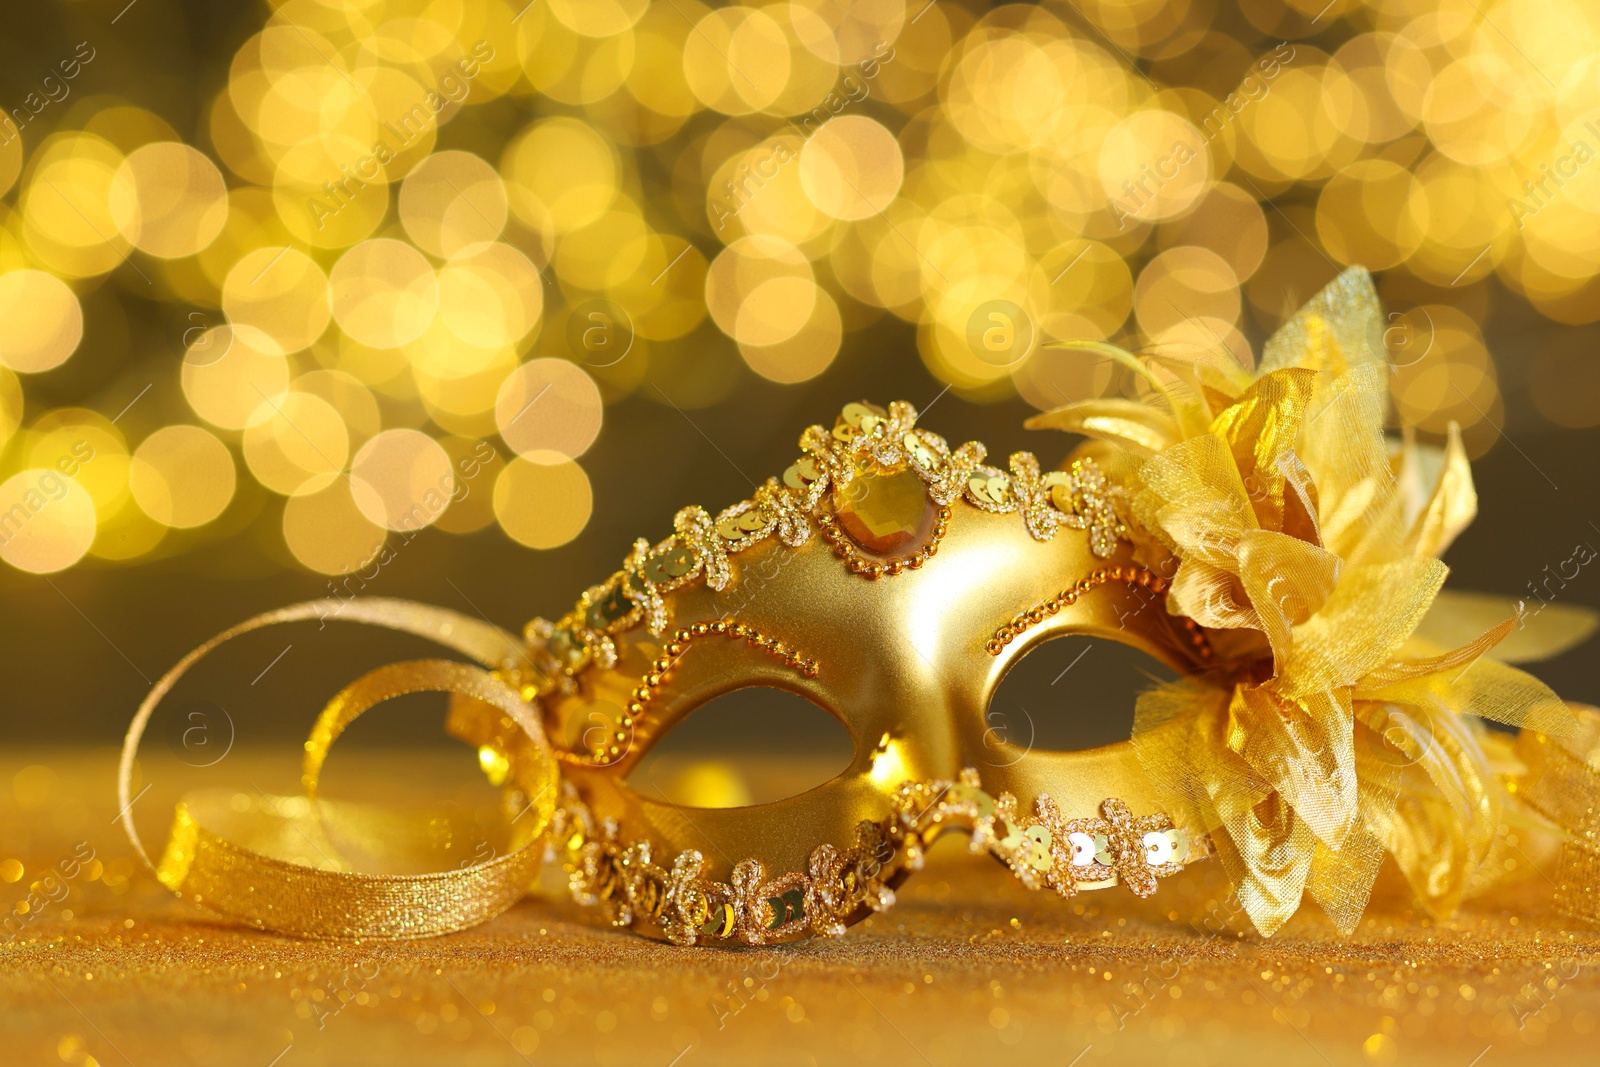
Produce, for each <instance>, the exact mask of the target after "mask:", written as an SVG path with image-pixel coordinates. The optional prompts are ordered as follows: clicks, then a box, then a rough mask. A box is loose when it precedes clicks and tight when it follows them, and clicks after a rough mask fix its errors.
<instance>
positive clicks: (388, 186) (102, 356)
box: [0, 0, 1600, 576]
mask: <svg viewBox="0 0 1600 1067" xmlns="http://www.w3.org/2000/svg"><path fill="white" fill-rule="evenodd" d="M1321 7H1322V5H1321V4H1316V3H1299V2H1297V3H1295V4H1294V5H1291V7H1285V6H1284V5H1282V4H1273V3H1256V2H1252V3H1246V4H1239V5H1227V4H1222V5H1218V4H1198V3H1185V4H1162V3H1154V2H1141V3H1137V4H1125V3H1110V2H1093V3H1082V4H1060V3H1059V2H1052V3H1044V4H1001V5H994V4H990V3H986V2H984V3H980V2H978V0H940V2H938V3H935V4H928V3H925V2H923V0H916V2H914V3H908V2H906V0H788V2H781V3H767V2H761V3H757V2H755V0H748V2H746V3H739V4H719V5H712V4H708V3H703V2H695V0H675V2H671V3H669V2H667V0H547V2H542V3H538V4H533V5H528V6H524V5H523V4H521V3H520V2H518V3H508V2H507V0H452V2H450V3H435V4H426V5H404V4H391V3H387V2H376V0H375V2H363V3H358V4H336V3H328V2H318V3H305V4H296V5H286V6H285V7H283V8H282V9H280V8H277V7H273V6H270V5H269V6H267V7H264V8H263V9H262V12H261V15H260V18H261V21H260V23H259V24H258V25H257V26H254V27H246V28H245V30H244V32H245V33H247V34H249V36H248V37H247V38H245V39H244V41H243V43H242V44H240V45H238V47H237V48H236V50H235V51H234V52H233V53H232V54H231V55H230V56H224V57H221V58H222V60H223V62H222V63H221V64H220V65H219V68H218V70H219V75H224V76H225V84H223V83H222V81H221V80H220V79H219V82H218V84H217V86H216V88H215V89H208V90H207V95H205V96H204V97H203V98H199V99H196V100H195V101H193V102H192V103H193V107H192V108H190V109H187V110H184V111H183V113H182V114H177V113H173V114H169V113H167V111H166V110H164V109H163V108H162V107H160V106H158V105H156V104H154V103H150V102H141V103H138V104H135V103H134V102H132V101H130V100H129V99H124V98H122V97H121V96H118V95H116V93H117V92H118V90H116V88H115V86H116V85H118V84H125V85H135V84H138V83H139V79H140V78H141V77H145V76H147V75H148V76H149V77H151V78H153V79H155V80H156V81H160V80H161V79H162V78H164V77H165V76H166V75H167V74H169V73H170V72H160V71H156V72H147V71H146V70H145V69H144V68H143V66H141V63H142V62H143V61H142V59H141V56H140V54H139V53H138V51H137V50H128V51H127V52H126V53H125V54H121V55H118V54H116V53H115V52H114V50H113V49H111V48H109V47H107V48H105V49H102V50H101V56H100V58H98V59H96V60H95V64H96V66H95V68H94V69H95V71H96V72H97V76H99V77H100V78H102V79H103V80H102V81H101V83H100V84H102V85H104V86H107V87H108V88H106V89H104V90H96V92H102V93H103V95H99V96H92V97H91V96H87V95H74V96H73V97H72V98H71V100H70V101H69V102H68V103H67V104H66V106H52V107H51V108H50V109H49V111H48V112H45V113H43V114H42V115H41V116H40V118H39V120H38V121H36V122H30V123H29V124H28V125H27V128H25V129H20V130H19V131H16V132H17V133H18V134H19V135H18V136H7V135H6V134H0V196H3V197H4V200H3V201H0V319H3V321H4V322H5V324H6V327H5V330H4V331H3V333H0V482H3V484H4V485H6V486H10V487H11V490H10V491H11V492H12V493H13V495H14V496H16V497H17V499H22V498H24V497H26V496H27V494H28V493H29V492H32V491H35V488H36V486H35V482H37V480H38V479H39V478H42V477H43V475H42V474H39V473H38V472H40V471H49V470H55V471H56V472H57V474H58V475H60V476H61V477H63V478H65V479H66V480H67V481H69V482H71V483H72V484H71V487H70V488H68V489H66V490H64V495H63V496H62V500H63V501H75V502H76V503H66V504H64V505H62V506H57V505H56V504H51V505H50V507H48V508H46V509H44V510H42V511H40V512H39V516H41V517H40V518H39V520H38V522H37V523H33V522H31V520H30V526H33V527H36V533H35V534H33V535H31V537H32V539H31V540H24V539H22V537H21V535H18V537H16V538H13V540H12V542H11V543H13V544H15V545H18V546H23V545H33V546H36V547H33V548H23V547H18V548H15V549H10V550H7V552H9V554H7V552H0V558H5V559H7V560H8V561H11V562H14V563H15V564H16V565H17V566H19V567H24V568H27V569H35V570H50V569H59V568H60V567H63V566H70V565H71V564H72V562H74V561H76V560H78V559H81V558H84V557H85V556H92V557H93V558H95V559H98V560H104V561H109V562H116V561H122V560H132V559H138V558H142V557H145V556H148V555H150V554H151V553H153V552H155V551H157V550H158V549H159V550H160V551H162V552H168V551H179V550H183V549H184V548H186V547H188V546H191V545H198V544H203V543H205V542H206V541H207V540H208V539H209V538H211V537H217V538H221V537H230V536H234V535H235V534H236V533H237V532H238V527H239V523H233V524H230V522H229V520H228V519H227V516H228V515H230V514H235V513H241V512H243V511H245V510H247V509H258V508H260V509H268V514H269V516H271V517H273V518H277V517H280V516H281V529H282V533H283V539H284V544H283V545H279V546H274V547H273V550H272V552H273V558H277V559H292V560H294V561H296V562H297V563H298V564H300V565H302V566H304V567H307V568H309V569H311V570H314V571H317V572H319V573H323V574H327V575H330V576H335V575H343V574H348V573H350V572H351V571H352V569H354V568H360V567H363V566H367V565H369V564H370V561H371V560H372V559H373V558H374V556H375V554H377V553H379V552H380V551H381V550H382V548H383V547H384V546H385V545H386V544H388V543H390V542H391V541H393V540H394V539H396V538H397V537H399V536H406V535H408V534H410V533H412V532H414V530H416V529H421V528H424V527H426V528H428V529H429V530H430V531H438V532H443V533H446V534H470V533H474V532H476V531H480V530H484V529H486V528H489V527H492V526H496V525H498V527H499V529H500V531H501V532H502V533H504V534H505V535H507V536H509V537H511V538H513V539H514V540H516V541H518V542H519V543H522V544H525V545H529V546H534V547H552V546H555V545H559V544H563V543H566V542H567V541H569V540H570V539H571V538H573V537H575V536H577V534H578V532H579V531H581V530H582V529H583V528H584V525H585V523H587V521H588V518H589V512H590V507H591V504H590V501H589V496H588V493H589V489H588V480H587V475H586V474H585V472H584V471H583V469H582V467H581V466H580V463H589V462H591V460H590V458H588V457H589V455H590V450H591V449H592V448H593V447H594V446H595V443H596V442H597V441H598V440H600V435H601V432H602V430H603V428H604V427H605V425H606V422H607V418H608V412H607V411H606V407H607V405H613V404H617V403H628V404H668V403H670V404H672V405H675V406H678V407H680V408H683V409H685V410H692V409H694V408H696V407H702V406H705V405H708V404H713V403H716V402H718V401H719V400H721V399H723V398H726V397H728V396H730V395H732V394H733V393H734V391H735V390H736V389H738V388H740V387H741V383H745V384H747V385H749V387H750V388H752V389H762V390H772V389H775V388H782V387H790V386H796V385H799V384H800V383H805V382H814V381H817V380H819V379H822V380H824V381H825V380H827V379H829V378H830V377H832V376H839V377H841V378H843V377H844V376H845V375H846V374H848V373H850V372H849V371H841V369H840V368H841V365H850V364H855V363H860V362H863V361H870V360H872V359H874V358H875V357H876V355H877V353H878V351H879V348H878V346H881V345H882V344H884V343H889V344H903V345H905V346H906V347H908V348H910V347H913V346H914V347H915V349H916V353H917V355H918V356H919V357H920V358H921V361H922V364H923V365H924V366H925V367H926V368H927V369H928V371H929V372H930V373H931V374H932V375H934V376H935V377H936V378H938V379H939V380H940V381H941V382H942V383H944V384H946V385H948V386H950V388H951V390H952V391H954V392H955V393H956V394H957V395H958V396H961V397H963V398H965V399H967V400H968V401H971V402H975V403H985V402H995V401H1002V400H1007V399H1010V398H1014V397H1020V398H1021V399H1022V400H1023V401H1025V402H1026V403H1027V404H1029V405H1032V406H1033V407H1036V408H1041V409H1044V408H1052V407H1056V406H1060V405H1062V404H1067V403H1074V402H1078V401H1081V400H1085V399H1089V398H1093V397H1101V396H1106V397H1110V396H1118V395H1130V393H1131V391H1132V390H1133V389H1134V388H1135V386H1134V385H1133V383H1131V382H1130V380H1129V378H1128V376H1127V375H1126V374H1125V373H1124V372H1122V371H1120V370H1118V369H1117V368H1115V367H1112V366H1109V365H1106V364H1103V363H1096V362H1095V361H1093V360H1092V359H1085V358H1084V357H1083V356H1082V355H1081V354H1080V353H1073V352H1063V351H1062V350H1060V349H1056V348H1052V347H1051V346H1050V345H1049V342H1051V341H1053V340H1058V339H1063V338H1069V337H1071V338H1092V339H1106V340H1109V341H1112V342H1114V343H1116V344H1119V345H1121V346H1123V347H1127V348H1133V349H1145V350H1149V351H1155V352H1160V353H1162V354H1163V355H1165V356H1167V357H1169V358H1171V359H1180V360H1181V359H1194V360H1202V359H1214V358H1215V359H1222V360H1226V361H1230V362H1232V363H1235V364H1238V365H1240V366H1249V365H1251V364H1252V363H1253V361H1254V359H1255V358H1256V353H1255V348H1256V346H1258V345H1259V343H1260V341H1261V339H1262V338H1263V337H1265V336H1266V335H1267V334H1268V333H1269V332H1270V331H1271V330H1272V329H1274V328H1275V327H1276V326H1277V325H1278V324H1279V323H1281V322H1282V320H1283V319H1284V318H1285V316H1286V315H1288V314H1289V313H1290V312H1291V311H1292V310H1293V309H1294V308H1295V307H1296V306H1298V305H1299V304H1300V303H1301V302H1302V301H1304V300H1305V299H1306V297H1308V296H1309V295H1310V294H1311V293H1313V292H1315V290H1316V289H1317V288H1319V287H1320V286H1321V285H1322V284H1324V283H1325V282H1327V281H1328V280H1329V279H1330V278H1332V277H1333V276H1335V275H1336V274H1337V273H1338V271H1339V270H1340V269H1341V268H1343V267H1344V266H1345V265H1347V264H1353V263H1360V264H1363V265H1365V266H1367V267H1369V268H1371V269H1373V270H1375V271H1378V272H1381V273H1380V279H1379V280H1380V286H1381V287H1382V289H1383V292H1384V296H1385V299H1386V301H1387V303H1388V306H1389V309H1390V310H1391V311H1392V312H1394V313H1395V316H1394V318H1392V319H1391V321H1390V323H1388V327H1389V329H1388V332H1387V333H1386V335H1385V339H1386V342H1387V343H1388V344H1389V347H1390V355H1391V359H1392V367H1393V373H1392V375H1391V382H1392V385H1393V388H1394V396H1395V405H1394V407H1395V411H1394V421H1395V424H1396V426H1395V428H1397V429H1398V428H1400V426H1401V425H1404V426H1406V427H1409V428H1411V429H1413V430H1415V431H1417V432H1419V433H1421V434H1422V435H1424V436H1425V437H1431V438H1434V439H1437V438H1438V437H1439V436H1440V435H1442V434H1444V433H1445V432H1446V431H1447V430H1448V428H1449V425H1450V424H1451V423H1452V422H1458V423H1460V424H1461V426H1462V427H1463V431H1464V439H1465V441H1466V444H1467V447H1468V450H1469V451H1470V452H1471V453H1472V454H1474V455H1479V454H1482V453H1483V452H1484V451H1486V450H1488V449H1490V448H1493V447H1495V446H1496V444H1497V442H1498V441H1500V440H1502V431H1503V428H1504V426H1505V424H1506V420H1507V418H1508V416H1509V417H1512V418H1532V419H1543V420H1545V421H1546V422H1547V423H1549V424H1552V425H1554V426H1559V427H1568V428H1583V427H1591V426H1595V425H1600V371H1597V370H1596V367H1597V366H1600V363H1597V360H1596V357H1595V356H1594V354H1593V345H1592V343H1588V342H1585V341H1582V340H1573V341H1570V342H1569V341H1564V340H1561V339H1560V338H1561V337H1563V336H1565V335H1563V334H1561V333H1560V332H1559V330H1558V331H1556V332H1553V333H1551V334H1550V335H1549V336H1550V337H1552V338H1555V340H1550V341H1548V343H1547V341H1546V340H1541V341H1540V342H1539V343H1538V344H1537V345H1534V346H1533V351H1532V354H1531V355H1530V356H1529V357H1528V360H1527V363H1526V366H1525V367H1522V366H1518V367H1515V368H1512V367H1510V366H1509V365H1502V364H1501V363H1497V360H1496V355H1495V354H1494V353H1492V352H1491V351H1490V350H1489V346H1488V345H1486V344H1485V341H1484V325H1485V322H1486V320H1487V319H1488V317H1489V316H1490V315H1491V314H1499V313H1501V312H1502V311H1505V310H1506V309H1508V308H1518V307H1520V308H1521V309H1522V311H1523V312H1524V313H1526V315H1527V320H1528V321H1529V322H1530V323H1539V322H1542V323H1544V324H1557V325H1558V326H1560V327H1563V328H1564V327H1570V326H1574V325H1576V326H1589V325H1592V324H1596V323H1600V159H1597V157H1600V89H1597V88H1596V87H1597V86H1600V80H1597V73H1600V64H1597V62H1596V59H1595V55H1596V44H1597V42H1600V9H1597V8H1592V7H1591V6H1583V5H1578V4H1574V3H1561V4H1554V5H1536V4H1531V3H1528V2H1527V0H1484V2H1482V3H1480V4H1476V5H1467V6H1465V7H1462V8H1461V9H1460V10H1457V9H1456V7H1449V6H1447V8H1446V9H1443V10H1441V9H1439V6H1438V5H1437V4H1426V3H1419V2H1416V0H1363V2H1361V3H1347V4H1343V5H1332V6H1331V7H1329V8H1328V9H1326V10H1321V11H1319V10H1316V9H1319V8H1321ZM114 64H115V65H120V66H118V68H117V71H116V74H117V76H116V77H115V78H113V77H110V74H111V68H112V66H113V65H114ZM84 84H86V83H84ZM163 84H164V82H163ZM207 84H208V85H209V84H210V83H209V82H208V83H207ZM76 92H77V90H75V93H76ZM127 92H128V93H129V95H133V94H132V92H131V90H127ZM156 98H157V97H155V96H152V97H151V99H152V100H153V99H156ZM142 99H143V98H142V97H141V100H142ZM6 132H7V134H9V133H10V132H12V131H9V130H8V131H6ZM995 307H1005V308H1011V309H1015V313H1014V316H1013V318H1014V319H1015V321H1011V322H1010V323H1009V326H1008V328H1012V329H1014V330H1015V331H1016V333H1017V336H1021V337H1025V338H1026V339H1027V344H1026V345H1023V346H1021V347H1019V348H1017V349H1016V350H1015V351H1010V350H1008V351H1007V352H1006V353H1004V354H1003V356H997V355H996V354H995V353H994V352H990V351H979V350H978V349H977V348H975V346H974V343H973V339H972V338H973V334H972V332H971V330H970V323H971V321H972V319H973V316H974V315H979V314H987V313H990V312H992V310H993V309H994V308H995ZM1007 314H1011V312H1008V313H1007ZM1541 317H1542V318H1541ZM985 321H986V322H988V321H992V320H987V319H986V320H985ZM1507 321H1511V320H1509V319H1508V320H1507ZM1585 336H1587V335H1585ZM886 339H887V341H886ZM172 357H178V358H172ZM124 365H126V366H128V367H129V368H130V370H129V372H128V373H126V374H120V373H108V371H107V368H108V367H112V366H116V367H119V368H120V367H122V366H124ZM758 379H759V384H755V383H757V380H758ZM147 386H148V395H147V394H146V393H143V392H140V390H141V389H146V388H147ZM137 398H144V399H137ZM130 400H136V403H135V406H134V407H133V408H132V409H131V413H130V414H129V415H128V416H127V417H126V418H123V417H122V416H120V415H119V414H118V413H119V412H121V411H124V410H126V409H127V405H128V403H129V401H130ZM1518 405H1520V407H1519V406H1518ZM95 412H101V413H103V414H95ZM674 417H676V416H674ZM114 420H116V421H114ZM1513 432H1515V431H1513ZM75 446H81V447H82V448H85V449H89V450H91V451H92V453H93V457H94V458H93V459H92V460H91V461H88V462H84V461H82V460H78V461H76V462H75V465H74V469H73V470H72V472H71V473H64V472H63V470H62V469H61V468H60V467H58V466H57V460H58V459H60V458H61V457H62V456H63V455H65V456H69V457H70V456H71V455H72V454H73V452H72V449H73V448H74V447H75ZM30 472H32V473H30ZM469 472H470V473H469ZM24 475H26V477H23V476H24ZM18 478H22V480H21V481H18V480H17V479H18ZM29 479H34V481H29ZM85 505H86V506H85ZM30 514H31V513H30ZM252 514H253V512H252ZM174 531H192V532H188V533H183V534H181V535H180V534H178V533H175V532H174ZM428 536H438V533H436V532H430V533H429V534H428ZM284 548H286V549H287V556H285V555H284V553H283V551H282V550H283V549H284Z"/></svg>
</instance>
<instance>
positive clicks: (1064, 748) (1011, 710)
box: [983, 634, 1177, 760]
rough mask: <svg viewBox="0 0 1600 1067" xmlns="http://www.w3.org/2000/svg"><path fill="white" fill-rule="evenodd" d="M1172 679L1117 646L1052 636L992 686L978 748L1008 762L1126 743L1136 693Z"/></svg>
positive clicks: (1162, 669) (1138, 655)
mask: <svg viewBox="0 0 1600 1067" xmlns="http://www.w3.org/2000/svg"><path fill="white" fill-rule="evenodd" d="M1176 677H1177V675H1176V674H1174V673H1173V671H1172V670H1171V669H1169V668H1168V667H1167V666H1165V665H1164V664H1162V663H1161V662H1160V661H1159V660H1157V659H1155V658H1154V657H1153V656H1150V655H1147V654H1146V653H1144V652H1141V651H1140V650H1139V649H1137V648H1134V647H1133V646H1132V645H1125V644H1123V643H1122V642H1120V641H1109V640H1101V639H1098V638H1093V637H1088V636H1085V635H1083V634H1066V635H1063V636H1061V637H1056V638H1052V639H1051V640H1049V641H1046V642H1044V643H1043V644H1040V645H1037V646H1035V647H1034V648H1032V649H1029V650H1028V652H1027V654H1026V655H1024V656H1023V657H1022V658H1021V659H1019V660H1018V661H1016V662H1015V663H1013V664H1012V665H1011V668H1010V669H1009V670H1008V671H1007V672H1006V675H1005V677H1004V678H1002V679H1000V684H999V685H998V686H996V687H995V691H994V696H993V697H992V698H990V701H989V707H988V709H987V711H986V712H985V715H984V721H985V727H986V729H985V730H984V734H983V744H984V747H985V748H986V749H987V750H988V751H989V752H990V753H993V754H995V755H994V756H992V757H991V758H1003V759H1005V760H1012V759H1014V758H1016V753H1017V752H1019V751H1021V752H1028V751H1038V752H1079V751H1082V750H1084V749H1088V748H1098V747H1100V746H1101V745H1110V744H1114V743H1116V742H1118V741H1126V740H1127V739H1128V738H1129V737H1130V736H1132V734H1133V706H1134V702H1135V701H1136V700H1138V698H1139V695H1140V694H1141V693H1143V692H1145V691H1146V690H1149V689H1153V688H1155V687H1156V686H1157V685H1159V684H1161V683H1163V682H1169V681H1172V680H1174V679H1175V678H1176ZM1002 752H1004V753H1007V754H1008V755H1006V756H1004V757H1001V756H1000V753H1002Z"/></svg>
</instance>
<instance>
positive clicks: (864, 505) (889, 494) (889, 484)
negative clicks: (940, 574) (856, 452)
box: [833, 468, 937, 556]
mask: <svg viewBox="0 0 1600 1067" xmlns="http://www.w3.org/2000/svg"><path fill="white" fill-rule="evenodd" d="M833 510H834V515H835V516H836V517H837V519H838V522H839V526H840V528H841V529H843V530H844V532H845V533H846V534H848V535H850V540H852V541H854V542H855V543H856V544H858V545H860V546H861V547H862V548H864V549H866V550H867V551H868V552H872V553H876V554H877V555H880V556H892V555H897V554H901V553H904V552H907V551H915V550H916V547H917V546H918V545H920V544H922V543H923V542H924V541H926V540H927V539H928V536H929V534H931V533H932V532H933V523H934V518H935V515H936V513H937V509H936V508H935V507H934V504H933V500H932V499H931V498H929V496H928V490H927V487H926V486H925V485H924V484H923V482H922V479H921V478H920V477H918V475H917V473H916V471H913V470H910V469H908V468H907V469H901V470H896V471H885V470H867V471H859V472H857V474H856V476H855V477H854V478H852V479H851V480H850V484H849V485H847V486H845V487H844V488H843V489H835V490H834V492H833Z"/></svg>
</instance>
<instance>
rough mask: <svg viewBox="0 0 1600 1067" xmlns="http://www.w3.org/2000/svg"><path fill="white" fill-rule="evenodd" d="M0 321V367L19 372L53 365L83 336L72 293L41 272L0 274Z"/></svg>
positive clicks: (79, 308)
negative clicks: (0, 326) (3, 326)
mask: <svg viewBox="0 0 1600 1067" xmlns="http://www.w3.org/2000/svg"><path fill="white" fill-rule="evenodd" d="M0 322H4V323H5V329H4V330H0V365H4V366H6V367H9V368H11V369H12V370H14V371H21V372H23V373H25V374H37V373H39V372H40V371H47V370H50V369H51V368H52V367H59V366H60V365H61V364H63V363H65V362H66V361H67V358H68V357H69V356H71V355H72V353H73V352H75V351H77V349H78V342H80V341H81V340H83V307H82V306H81V305H80V304H79V303H78V297H77V294H75V293H74V292H73V291H72V289H71V288H69V287H68V286H67V284H66V283H65V282H63V281H62V280H61V279H60V278H57V277H56V276H55V275H53V274H48V273H46V272H44V271H41V270H13V271H7V272H6V273H4V274H0Z"/></svg>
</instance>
